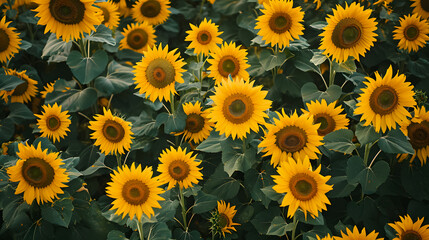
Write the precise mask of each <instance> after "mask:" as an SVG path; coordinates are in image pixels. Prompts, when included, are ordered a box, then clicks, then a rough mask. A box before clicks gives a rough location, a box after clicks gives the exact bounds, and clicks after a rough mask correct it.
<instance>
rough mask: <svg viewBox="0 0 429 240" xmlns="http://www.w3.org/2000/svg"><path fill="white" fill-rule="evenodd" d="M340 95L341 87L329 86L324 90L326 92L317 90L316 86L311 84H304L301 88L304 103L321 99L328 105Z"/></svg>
mask: <svg viewBox="0 0 429 240" xmlns="http://www.w3.org/2000/svg"><path fill="white" fill-rule="evenodd" d="M342 93H343V91H342V89H341V87H340V86H337V85H332V86H330V87H329V88H328V89H327V90H326V92H323V91H320V90H319V89H317V86H316V85H315V84H314V83H312V82H308V83H306V84H304V86H302V88H301V95H302V100H303V101H304V102H310V101H315V100H319V101H320V100H322V99H325V100H326V102H327V103H328V104H329V103H332V102H335V101H336V100H337V99H339V98H340V96H341V94H342Z"/></svg>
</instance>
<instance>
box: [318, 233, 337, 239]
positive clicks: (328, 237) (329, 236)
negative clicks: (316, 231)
mask: <svg viewBox="0 0 429 240" xmlns="http://www.w3.org/2000/svg"><path fill="white" fill-rule="evenodd" d="M316 237H317V240H334V237H331V235H330V234H329V233H328V235H326V236H325V237H323V238H320V237H319V235H317V236H316Z"/></svg>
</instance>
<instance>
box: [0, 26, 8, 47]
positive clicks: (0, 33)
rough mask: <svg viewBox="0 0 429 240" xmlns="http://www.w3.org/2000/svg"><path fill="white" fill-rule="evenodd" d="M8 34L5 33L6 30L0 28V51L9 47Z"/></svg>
mask: <svg viewBox="0 0 429 240" xmlns="http://www.w3.org/2000/svg"><path fill="white" fill-rule="evenodd" d="M9 42H10V39H9V35H7V33H6V31H5V30H3V29H0V52H3V51H5V50H6V49H8V47H9Z"/></svg>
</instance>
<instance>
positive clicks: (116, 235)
mask: <svg viewBox="0 0 429 240" xmlns="http://www.w3.org/2000/svg"><path fill="white" fill-rule="evenodd" d="M127 239H128V238H126V237H125V233H123V232H121V231H118V230H112V231H110V232H109V234H107V240H127Z"/></svg>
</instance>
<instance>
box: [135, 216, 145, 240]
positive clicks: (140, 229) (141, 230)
mask: <svg viewBox="0 0 429 240" xmlns="http://www.w3.org/2000/svg"><path fill="white" fill-rule="evenodd" d="M137 229H138V230H139V236H140V240H144V235H143V222H142V221H141V220H139V221H138V223H137Z"/></svg>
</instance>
